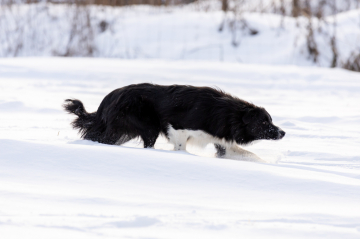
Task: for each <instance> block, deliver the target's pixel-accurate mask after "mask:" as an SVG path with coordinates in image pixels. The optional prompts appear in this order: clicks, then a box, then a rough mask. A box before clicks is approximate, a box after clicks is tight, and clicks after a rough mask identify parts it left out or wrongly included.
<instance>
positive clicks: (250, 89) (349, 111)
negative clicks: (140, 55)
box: [0, 58, 360, 239]
mask: <svg viewBox="0 0 360 239" xmlns="http://www.w3.org/2000/svg"><path fill="white" fill-rule="evenodd" d="M140 82H152V83H157V84H167V85H168V84H191V85H198V86H204V85H206V86H219V87H220V88H221V89H223V90H225V91H227V92H229V93H231V94H233V95H236V96H238V97H240V98H243V99H245V100H248V101H251V102H253V103H254V104H256V105H260V106H263V107H265V108H266V109H267V111H268V112H269V113H270V114H271V115H272V118H273V121H274V123H275V124H276V125H278V126H280V127H281V128H282V129H284V130H285V131H286V133H287V134H286V136H285V138H284V139H283V140H281V141H261V142H258V143H256V144H253V145H250V146H247V147H246V148H245V149H247V150H249V151H251V152H253V153H255V154H257V155H258V156H259V157H261V158H262V159H264V160H266V161H267V162H269V163H268V164H264V163H253V162H244V161H235V160H228V159H218V158H213V157H211V153H213V151H212V150H213V148H211V146H209V147H208V148H207V149H206V150H203V151H201V150H198V151H196V152H195V151H192V153H191V154H190V153H186V152H174V151H165V150H162V149H164V148H169V145H167V144H166V143H165V142H164V141H163V140H161V139H159V141H158V143H157V145H156V148H157V149H142V148H141V142H131V143H128V144H126V145H125V146H109V145H102V144H98V143H94V142H89V141H84V140H81V139H80V138H79V135H77V132H76V131H74V130H73V129H72V128H71V127H70V122H71V120H72V119H73V116H72V115H68V114H66V113H65V112H63V111H62V108H61V105H62V103H63V101H64V99H66V98H78V99H80V100H82V101H83V102H84V104H85V107H86V108H87V110H88V111H95V110H96V109H97V106H98V105H99V104H100V102H101V100H102V99H103V97H104V96H105V95H106V94H107V93H109V92H110V91H112V90H113V89H115V88H118V87H122V86H125V85H128V84H133V83H140ZM359 92H360V74H358V73H352V72H348V71H344V70H340V69H322V68H315V67H296V66H268V65H250V64H249V65H247V64H239V63H216V62H201V61H198V62H195V61H186V62H185V61H170V62H165V61H157V60H111V59H107V60H105V59H77V58H72V59H69V58H66V59H61V58H18V59H0V115H1V117H0V181H1V184H0V205H1V206H0V235H1V238H6V239H10V238H27V239H30V238H36V239H42V238H44V239H48V238H59V239H64V238H76V239H78V238H79V239H80V238H86V239H92V238H144V239H145V238H148V239H150V238H152V239H154V238H159V239H160V238H163V239H168V238H179V239H180V238H181V239H183V238H196V239H197V238H217V239H218V238H276V239H277V238H287V239H288V238H327V239H328V238H342V239H343V238H346V239H351V238H360V146H359V145H360V126H359V125H360V104H359V103H360V94H359ZM161 148H162V149H161ZM195 154H197V155H195ZM199 155H203V156H199ZM205 156H206V157H205Z"/></svg>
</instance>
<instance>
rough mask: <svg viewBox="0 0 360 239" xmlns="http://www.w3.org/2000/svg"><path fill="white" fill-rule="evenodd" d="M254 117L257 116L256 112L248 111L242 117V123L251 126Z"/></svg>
mask: <svg viewBox="0 0 360 239" xmlns="http://www.w3.org/2000/svg"><path fill="white" fill-rule="evenodd" d="M254 115H255V110H247V111H246V112H245V114H244V115H243V117H242V121H243V122H244V124H249V123H250V121H251V120H252V118H253V117H254Z"/></svg>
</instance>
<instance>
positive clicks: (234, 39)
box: [0, 1, 360, 67]
mask: <svg viewBox="0 0 360 239" xmlns="http://www.w3.org/2000/svg"><path fill="white" fill-rule="evenodd" d="M257 2H258V1H256V2H255V3H257ZM266 2H267V4H268V3H269V1H266ZM255 3H254V5H256V4H255ZM204 4H205V5H206V4H210V6H213V5H214V6H215V7H211V8H210V10H205V9H206V7H205V6H203V5H204ZM249 4H250V3H249ZM267 4H265V5H264V6H268V5H267ZM250 5H251V4H250ZM257 5H258V4H257ZM338 6H339V7H341V5H340V4H338ZM343 7H345V6H343ZM252 8H254V7H251V6H248V7H246V6H244V9H243V10H242V11H241V12H243V14H242V15H241V16H236V19H239V18H240V19H245V20H246V22H247V25H248V26H249V27H251V28H252V29H255V30H257V31H258V34H256V35H251V34H249V30H248V29H247V28H246V29H243V30H242V24H241V22H239V21H237V22H236V21H235V22H236V23H234V19H235V18H234V16H233V15H232V14H231V13H229V14H228V15H227V17H226V22H227V24H225V26H224V29H223V31H221V32H219V30H218V29H219V27H220V25H221V23H222V22H223V19H224V14H223V12H221V11H219V9H220V7H219V2H217V4H215V2H213V1H209V2H207V1H204V2H199V3H194V4H190V5H187V6H184V7H149V6H132V7H101V6H84V7H83V8H81V7H79V8H76V7H75V6H71V5H61V4H45V3H41V4H27V5H14V6H12V8H9V9H8V8H3V9H2V11H3V13H2V14H1V15H3V16H2V17H1V18H0V56H1V57H13V56H23V57H24V56H26V57H28V56H63V55H67V56H92V57H110V58H122V59H167V60H206V61H224V62H241V63H248V64H249V63H250V64H267V65H269V64H275V65H284V64H286V65H299V66H313V65H317V66H323V67H330V66H331V63H332V59H333V53H332V50H331V46H330V40H331V37H332V36H333V32H334V29H333V24H332V23H333V21H334V19H336V25H337V28H336V46H337V48H338V49H337V51H338V64H337V66H338V67H341V66H342V64H344V63H345V62H346V61H347V60H348V59H349V57H350V55H351V54H352V53H358V52H359V49H360V45H359V42H360V40H359V39H360V28H359V26H360V17H359V16H360V9H356V8H355V7H354V8H351V9H352V10H350V11H346V12H341V13H339V14H337V15H334V16H331V15H330V16H327V17H325V18H324V20H323V21H322V22H319V21H318V20H317V19H316V18H314V19H312V24H313V26H314V29H315V30H314V39H315V42H316V44H317V46H318V51H319V57H318V58H319V59H318V62H317V63H314V62H313V61H312V60H311V59H310V58H309V56H308V50H307V43H306V37H307V35H308V30H307V27H308V19H306V18H304V17H299V18H292V17H288V16H286V17H282V16H281V15H279V14H272V13H269V12H267V13H259V12H252V11H250V9H252ZM215 9H216V10H215ZM10 10H11V11H10ZM102 22H106V23H107V26H108V27H107V28H106V29H104V31H102V30H101V27H100V25H101V23H102ZM230 22H233V23H234V24H235V25H234V27H233V28H232V27H230V25H231V24H230ZM234 29H235V30H234ZM232 43H235V44H236V45H237V46H236V47H235V46H234V45H233V44H232Z"/></svg>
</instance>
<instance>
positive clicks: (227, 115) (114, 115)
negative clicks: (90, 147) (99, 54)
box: [63, 83, 285, 157]
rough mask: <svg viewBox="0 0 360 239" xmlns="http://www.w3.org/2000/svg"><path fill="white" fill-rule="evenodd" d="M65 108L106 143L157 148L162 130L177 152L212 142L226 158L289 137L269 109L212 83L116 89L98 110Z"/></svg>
mask: <svg viewBox="0 0 360 239" xmlns="http://www.w3.org/2000/svg"><path fill="white" fill-rule="evenodd" d="M63 106H64V108H65V110H66V111H67V112H69V113H72V114H75V115H77V116H78V117H77V118H76V119H75V120H74V121H73V122H72V126H73V127H74V129H78V130H79V132H80V133H81V136H82V138H84V139H87V140H92V141H97V142H99V143H104V144H115V145H121V144H123V143H125V142H127V141H129V140H131V139H133V138H136V137H141V139H142V140H143V142H144V148H153V147H154V144H155V141H156V139H157V138H158V136H159V134H163V135H164V136H165V137H166V138H167V139H168V140H169V142H170V143H172V144H173V145H174V150H185V149H186V144H187V143H189V144H192V145H195V146H199V147H202V148H204V147H205V146H206V145H207V144H209V143H213V144H214V145H215V148H216V150H217V153H216V156H217V157H227V156H229V155H230V154H234V153H235V154H236V153H238V152H239V149H240V148H239V147H237V145H246V144H249V143H251V142H253V141H254V140H260V139H272V140H278V139H282V138H283V137H284V136H285V132H284V131H283V130H281V129H280V128H279V127H277V126H275V125H274V124H273V123H272V119H271V116H270V115H269V113H268V112H267V111H266V110H265V109H264V108H261V107H258V106H255V105H253V104H251V103H249V102H246V101H244V100H241V99H239V98H236V97H234V96H231V95H229V94H227V93H225V92H223V91H221V90H219V89H213V88H210V87H195V86H188V85H171V86H162V85H154V84H147V83H144V84H134V85H129V86H125V87H122V88H119V89H116V90H114V91H112V92H111V93H110V94H108V95H107V96H106V97H105V98H104V99H103V101H102V102H101V104H100V106H99V108H98V110H97V111H96V112H93V113H88V112H86V110H85V108H84V105H83V104H82V102H81V101H79V100H76V99H67V100H66V101H65V104H64V105H63ZM243 151H244V150H243ZM246 152H247V151H246Z"/></svg>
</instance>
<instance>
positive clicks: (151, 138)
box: [141, 131, 159, 148]
mask: <svg viewBox="0 0 360 239" xmlns="http://www.w3.org/2000/svg"><path fill="white" fill-rule="evenodd" d="M158 136H159V132H155V131H148V132H146V133H143V134H141V138H142V140H143V141H144V148H154V145H155V142H156V139H157V138H158Z"/></svg>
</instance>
